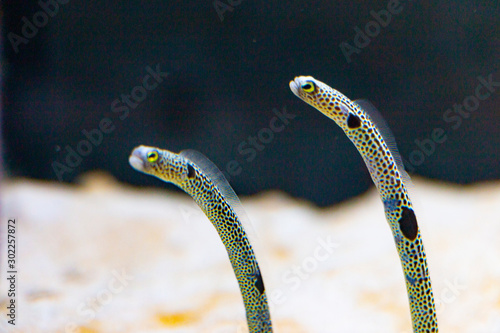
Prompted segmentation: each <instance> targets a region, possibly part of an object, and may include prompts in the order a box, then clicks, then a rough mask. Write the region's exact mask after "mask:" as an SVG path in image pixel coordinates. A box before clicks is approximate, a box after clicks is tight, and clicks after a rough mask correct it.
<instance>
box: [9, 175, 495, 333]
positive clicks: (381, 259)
mask: <svg viewBox="0 0 500 333" xmlns="http://www.w3.org/2000/svg"><path fill="white" fill-rule="evenodd" d="M1 195H2V212H1V213H2V220H1V236H2V248H1V251H2V252H1V253H2V255H1V267H2V270H1V275H0V277H1V288H0V305H1V309H0V315H1V320H0V331H8V332H24V333H26V332H51V333H53V332H82V333H90V332H179V333H181V332H214V333H215V332H217V333H219V332H220V333H223V332H247V328H246V321H245V314H244V308H243V304H242V301H241V296H240V293H239V289H238V285H237V282H236V279H235V277H234V274H233V272H232V269H231V266H230V264H229V260H228V257H227V254H226V252H225V249H224V247H223V245H222V243H221V242H220V240H219V237H218V235H217V233H216V231H215V229H214V228H213V227H212V225H211V224H210V222H209V221H208V219H207V218H206V217H205V215H204V214H203V213H202V212H201V210H200V209H199V208H198V207H197V206H196V205H195V204H194V202H193V201H192V199H191V198H190V197H189V196H188V195H186V194H183V193H176V192H173V191H164V190H158V189H156V190H155V189H140V188H134V187H129V186H125V185H123V184H119V183H116V182H115V181H114V180H113V179H111V178H109V177H107V176H105V175H100V174H93V175H91V176H88V177H86V178H85V180H84V181H83V183H82V185H80V186H69V185H60V184H55V183H45V182H36V181H31V180H30V181H28V180H10V181H8V182H6V183H5V182H4V183H3V184H2V189H1ZM412 195H413V196H412V198H413V200H414V202H415V206H416V208H415V209H416V213H417V217H418V220H419V226H420V229H421V231H422V234H423V240H424V244H425V248H426V252H427V256H428V262H429V269H430V273H431V278H432V282H433V288H434V294H435V297H436V300H437V303H438V304H437V309H438V320H439V324H440V330H441V331H442V332H474V333H476V332H477V333H480V332H487V333H493V332H500V212H499V210H500V182H492V183H484V184H478V185H473V186H454V185H449V184H443V183H436V182H430V181H424V180H421V179H418V178H417V179H414V187H413V191H412ZM242 199H243V200H242V203H243V207H244V208H245V210H246V213H247V214H248V216H249V218H250V220H251V222H252V226H253V228H254V229H255V231H256V235H255V236H256V237H253V241H254V243H255V246H256V248H257V249H256V252H257V257H258V260H259V263H260V265H261V269H262V272H263V277H264V282H265V285H266V290H267V293H268V297H269V298H270V300H271V316H272V319H273V323H274V328H275V332H399V333H403V332H408V333H409V332H411V322H410V315H409V306H408V300H407V296H406V289H405V285H404V279H403V274H402V270H401V266H400V262H399V258H398V256H397V252H396V249H395V245H394V241H393V238H392V234H391V232H390V230H389V227H388V225H387V222H386V220H385V217H384V213H383V207H382V203H381V202H380V199H379V197H378V194H377V193H376V191H375V189H374V188H373V189H372V190H370V191H369V192H368V193H366V194H365V195H363V196H360V197H358V198H355V199H353V200H349V201H347V202H345V203H343V204H341V205H337V206H334V207H331V208H328V209H319V208H317V207H314V206H313V205H312V204H310V203H307V202H304V201H300V200H296V199H292V198H290V197H288V196H286V195H284V194H283V193H278V192H268V193H264V194H261V195H258V196H253V197H248V198H242ZM12 217H14V218H16V221H17V233H16V237H17V241H18V254H17V268H18V272H19V273H18V286H17V293H18V295H17V304H18V313H17V324H16V326H15V328H13V327H12V326H11V325H7V324H6V320H5V318H6V311H5V307H6V304H7V301H8V299H7V283H6V282H5V281H6V269H5V267H6V266H5V265H6V255H5V248H6V246H5V230H6V222H7V218H12Z"/></svg>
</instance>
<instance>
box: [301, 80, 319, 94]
mask: <svg viewBox="0 0 500 333" xmlns="http://www.w3.org/2000/svg"><path fill="white" fill-rule="evenodd" d="M301 88H302V90H304V91H305V92H307V93H311V92H313V91H314V90H316V86H315V85H314V82H312V81H307V82H306V83H304V84H303V85H302V86H301Z"/></svg>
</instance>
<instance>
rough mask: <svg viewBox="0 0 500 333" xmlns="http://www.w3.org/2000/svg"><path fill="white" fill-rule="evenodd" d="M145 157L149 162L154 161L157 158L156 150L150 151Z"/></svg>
mask: <svg viewBox="0 0 500 333" xmlns="http://www.w3.org/2000/svg"><path fill="white" fill-rule="evenodd" d="M146 157H147V159H148V162H149V163H154V162H156V161H157V160H158V152H157V151H156V150H153V151H150V152H149V153H148V154H147V156H146Z"/></svg>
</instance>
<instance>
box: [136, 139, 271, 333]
mask: <svg viewBox="0 0 500 333" xmlns="http://www.w3.org/2000/svg"><path fill="white" fill-rule="evenodd" d="M129 163H130V165H131V166H132V167H133V168H134V169H136V170H137V171H140V172H143V173H145V174H148V175H152V176H155V177H157V178H160V179H161V180H163V181H165V182H168V183H172V184H174V185H176V186H178V187H179V188H181V189H182V190H183V191H184V192H186V193H187V194H189V195H190V196H191V197H192V198H193V199H194V201H195V202H196V203H197V204H198V206H200V208H201V209H202V210H203V212H204V213H205V215H206V216H207V217H208V219H209V220H210V222H212V224H213V225H214V227H215V229H216V230H217V232H218V233H219V236H220V238H221V240H222V242H223V243H224V246H225V247H226V250H227V254H228V255H229V260H230V261H231V265H232V266H233V270H234V274H235V275H236V279H237V280H238V284H239V287H240V291H241V295H242V296H243V302H244V305H245V311H246V317H247V323H248V328H249V332H251V333H257V332H272V325H271V316H270V314H269V305H268V301H267V296H266V291H265V288H264V281H263V280H262V275H261V273H260V269H259V265H258V263H257V259H256V257H255V254H254V251H253V249H252V246H251V245H250V241H249V238H248V236H247V233H246V232H245V230H244V229H243V225H242V218H244V212H242V208H241V203H240V201H239V199H238V197H237V196H236V194H235V193H234V191H233V189H232V188H231V186H230V185H229V183H228V182H227V180H226V178H224V175H223V174H222V173H221V172H220V170H219V169H218V168H217V167H216V166H215V165H214V164H213V163H212V162H211V161H210V160H209V159H208V158H207V157H205V156H204V155H203V154H201V153H199V152H197V151H195V150H184V151H182V152H180V153H179V154H176V153H172V152H170V151H168V150H164V149H159V148H154V147H147V146H139V147H137V148H135V149H134V150H133V151H132V154H131V155H130V157H129Z"/></svg>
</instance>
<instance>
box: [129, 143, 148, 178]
mask: <svg viewBox="0 0 500 333" xmlns="http://www.w3.org/2000/svg"><path fill="white" fill-rule="evenodd" d="M143 155H144V154H143V147H142V146H140V147H137V148H135V149H134V150H133V151H132V154H130V156H129V158H128V162H129V163H130V166H132V168H134V169H136V170H137V171H142V172H144V171H145V169H146V168H145V165H144V158H143Z"/></svg>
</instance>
